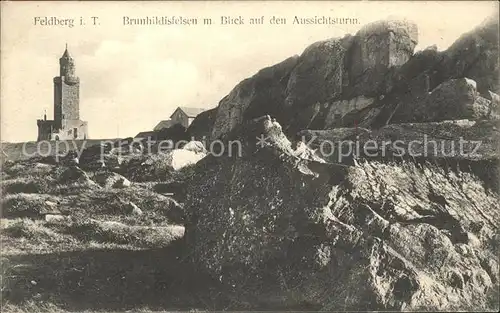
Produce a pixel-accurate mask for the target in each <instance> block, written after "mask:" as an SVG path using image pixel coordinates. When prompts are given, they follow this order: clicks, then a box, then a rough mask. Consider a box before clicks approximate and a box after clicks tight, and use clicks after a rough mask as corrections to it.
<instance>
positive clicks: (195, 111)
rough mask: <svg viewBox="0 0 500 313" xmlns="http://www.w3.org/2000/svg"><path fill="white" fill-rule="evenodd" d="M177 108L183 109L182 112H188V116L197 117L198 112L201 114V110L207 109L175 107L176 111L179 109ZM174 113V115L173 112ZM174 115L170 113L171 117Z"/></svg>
mask: <svg viewBox="0 0 500 313" xmlns="http://www.w3.org/2000/svg"><path fill="white" fill-rule="evenodd" d="M177 110H181V111H182V112H184V114H186V115H187V116H188V117H196V116H197V115H198V114H200V113H201V112H204V111H206V109H203V108H191V107H178V108H177V109H175V111H174V113H175V112H176V111H177ZM172 115H174V114H173V113H172ZM172 115H170V117H172Z"/></svg>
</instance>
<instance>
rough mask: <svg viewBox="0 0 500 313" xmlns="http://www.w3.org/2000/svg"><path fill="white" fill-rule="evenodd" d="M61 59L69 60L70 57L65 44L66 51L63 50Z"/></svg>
mask: <svg viewBox="0 0 500 313" xmlns="http://www.w3.org/2000/svg"><path fill="white" fill-rule="evenodd" d="M61 58H62V59H71V55H69V51H68V44H66V49H64V53H63V55H62V57H61Z"/></svg>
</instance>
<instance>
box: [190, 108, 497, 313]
mask: <svg viewBox="0 0 500 313" xmlns="http://www.w3.org/2000/svg"><path fill="white" fill-rule="evenodd" d="M266 121H267V119H266V118H264V119H260V120H258V121H255V122H253V123H250V125H253V124H257V125H253V126H245V127H244V128H243V129H241V128H240V129H236V130H234V132H236V133H237V132H240V131H241V132H242V136H243V138H247V137H248V138H251V137H253V136H258V135H259V134H260V133H261V132H263V133H264V134H265V135H266V136H268V138H269V139H268V141H267V142H268V144H267V145H265V146H263V147H258V146H257V147H255V146H254V149H253V150H252V149H250V148H249V149H248V150H245V154H244V155H243V156H242V157H240V158H238V157H229V156H227V157H213V156H208V157H206V158H205V159H204V160H202V161H200V163H199V164H198V170H197V174H196V176H195V177H194V178H193V179H192V181H191V184H190V186H189V188H188V190H187V195H188V196H187V203H186V206H187V208H186V209H187V212H188V221H187V224H186V241H187V244H188V248H189V252H190V256H191V258H192V260H193V261H194V262H195V264H197V265H198V266H200V267H201V268H202V269H203V270H205V271H208V272H209V273H211V274H212V275H214V277H219V278H220V280H221V281H222V282H223V283H224V284H226V285H227V286H230V287H231V288H232V290H233V291H234V294H235V297H236V299H237V300H235V301H237V302H238V301H239V302H238V303H239V305H240V306H239V307H238V308H241V306H243V307H245V303H247V304H248V305H249V306H248V307H245V308H247V309H251V308H256V307H259V305H264V306H266V307H269V306H271V307H272V306H276V308H287V307H293V306H294V305H299V304H302V305H307V307H308V308H313V309H318V310H374V309H380V310H384V309H385V310H387V309H389V310H390V309H396V310H403V309H404V310H419V309H426V310H452V309H467V308H472V307H474V308H476V309H477V308H488V307H489V306H490V305H491V303H489V302H488V301H495V294H494V292H495V290H496V288H497V287H498V278H499V277H498V263H497V257H496V256H497V255H498V245H497V243H496V242H497V241H498V238H499V235H500V233H499V231H498V225H497V223H496V222H495V218H496V216H497V215H498V214H500V207H499V205H498V203H499V201H500V197H499V196H498V194H497V193H495V192H493V193H492V192H489V191H487V190H486V189H485V187H484V185H483V183H482V181H481V180H480V179H478V178H477V177H476V176H474V175H473V174H471V173H467V172H463V171H446V170H444V169H443V168H441V167H439V166H436V165H433V164H430V163H427V164H423V165H416V164H415V163H412V162H403V163H400V164H396V163H392V164H384V163H381V162H377V161H371V162H367V161H361V163H359V164H358V165H356V166H346V165H342V164H331V163H329V164H325V163H320V162H316V161H311V160H305V159H302V158H297V157H296V156H295V155H294V153H293V149H292V148H291V146H290V145H289V142H287V141H286V140H284V139H283V138H286V137H284V136H283V134H282V133H281V131H279V129H276V128H275V127H271V128H266V127H265V123H266ZM250 130H253V133H251V134H249V131H250ZM249 147H251V146H249ZM252 305H253V306H252ZM496 305H498V303H497V304H496Z"/></svg>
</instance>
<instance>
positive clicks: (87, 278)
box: [0, 164, 226, 313]
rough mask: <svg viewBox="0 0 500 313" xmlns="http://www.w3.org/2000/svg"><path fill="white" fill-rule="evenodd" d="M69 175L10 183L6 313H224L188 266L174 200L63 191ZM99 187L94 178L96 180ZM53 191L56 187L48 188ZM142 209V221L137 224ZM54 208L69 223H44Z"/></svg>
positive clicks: (46, 168) (139, 193) (21, 177)
mask: <svg viewBox="0 0 500 313" xmlns="http://www.w3.org/2000/svg"><path fill="white" fill-rule="evenodd" d="M65 170H66V168H65V167H63V166H54V165H46V164H20V165H13V166H11V167H9V168H5V169H4V171H5V172H3V173H2V184H1V191H2V194H3V197H2V199H1V203H0V204H1V206H2V219H1V226H2V231H1V241H2V257H1V258H0V267H1V272H0V278H1V279H2V281H1V284H0V285H1V289H2V312H23V313H24V312H66V311H70V312H74V311H86V312H96V311H100V312H112V311H125V310H130V309H134V310H138V312H150V311H151V310H154V311H157V310H160V311H161V310H192V309H197V308H203V309H214V308H215V307H216V306H217V308H224V307H225V306H226V305H225V304H222V305H221V304H218V305H216V304H215V302H216V300H213V299H218V298H221V294H223V293H221V291H220V290H218V289H217V288H218V287H216V286H217V283H214V282H213V281H211V280H210V279H208V278H206V277H205V276H204V275H202V274H196V271H195V269H194V268H192V265H190V264H189V263H188V262H186V261H185V256H184V251H183V245H182V239H181V237H182V234H183V228H182V227H180V226H176V225H175V222H174V221H173V220H172V219H171V218H170V213H171V211H172V210H175V209H176V208H178V204H177V203H176V202H175V200H173V199H171V198H169V197H167V196H164V195H161V194H158V193H156V192H154V191H153V189H152V188H147V187H145V186H144V185H143V184H135V183H133V184H132V186H130V187H128V188H124V189H117V188H101V187H99V186H97V185H95V184H92V183H89V182H88V181H85V180H82V179H81V178H80V179H77V180H75V181H66V182H64V184H62V183H61V180H60V177H61V176H63V175H62V173H64V171H65ZM89 176H90V177H92V174H91V173H89ZM47 182H48V183H47ZM129 202H133V203H135V204H136V205H137V206H138V207H140V208H141V210H142V211H143V214H142V215H140V216H135V215H132V214H131V213H130V212H129V211H127V204H128V203H129ZM47 203H56V204H57V209H58V210H59V211H60V212H61V213H62V214H64V215H67V216H69V217H67V218H65V219H64V220H62V221H46V220H45V219H43V217H41V216H40V211H41V210H43V209H46V208H47Z"/></svg>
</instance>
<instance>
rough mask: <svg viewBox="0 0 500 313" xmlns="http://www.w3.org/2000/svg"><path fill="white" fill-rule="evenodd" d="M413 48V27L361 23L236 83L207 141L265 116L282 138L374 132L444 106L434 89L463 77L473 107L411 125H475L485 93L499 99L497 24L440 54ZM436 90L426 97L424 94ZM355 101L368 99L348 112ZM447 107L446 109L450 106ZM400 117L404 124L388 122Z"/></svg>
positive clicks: (494, 21) (395, 22)
mask: <svg viewBox="0 0 500 313" xmlns="http://www.w3.org/2000/svg"><path fill="white" fill-rule="evenodd" d="M417 42H418V29H417V26H416V25H415V24H414V23H412V22H410V21H405V20H387V21H378V22H374V23H371V24H369V25H366V26H364V27H363V28H362V29H361V30H359V31H358V32H357V33H356V34H355V35H354V36H350V35H347V36H345V37H343V38H333V39H329V40H325V41H321V42H317V43H314V44H312V45H311V46H309V47H308V48H307V49H305V51H304V52H303V53H302V55H301V56H300V57H292V58H290V59H287V60H285V61H283V62H282V63H280V64H277V65H275V66H271V67H269V68H266V69H264V70H262V71H261V72H259V73H258V74H256V75H255V76H253V77H251V78H248V79H246V80H244V81H242V82H241V83H240V84H238V85H237V86H236V87H235V88H234V89H233V90H232V91H231V92H230V93H229V95H227V96H226V97H225V98H224V99H222V100H221V102H220V103H219V106H218V108H217V116H216V118H215V123H214V124H213V129H212V139H216V138H219V137H221V136H223V135H226V134H227V133H228V132H229V131H231V130H232V129H234V127H236V126H237V125H240V124H242V123H244V122H245V121H248V120H250V119H252V118H256V117H258V116H262V115H265V114H269V115H271V116H273V117H275V118H276V119H277V121H278V122H279V123H280V124H281V125H282V126H283V129H284V130H285V132H286V133H287V135H294V134H295V133H296V132H297V131H300V130H302V129H311V128H315V129H325V128H333V127H341V126H345V127H351V126H354V125H355V124H356V125H362V126H363V127H369V128H377V127H381V126H384V125H386V124H388V123H397V122H409V121H410V119H409V118H408V116H410V115H412V114H413V113H415V112H414V111H419V110H420V111H422V110H423V111H427V112H431V111H432V110H434V108H435V107H439V106H440V101H443V100H444V99H443V97H440V96H439V95H442V93H440V92H442V91H443V90H441V89H444V90H450V92H451V90H452V89H454V88H459V89H460V87H457V86H451V85H453V84H455V83H460V82H462V80H458V81H455V80H456V79H462V78H467V79H470V80H473V81H475V82H476V83H477V88H476V89H477V92H478V94H477V97H476V99H477V101H475V102H472V103H467V105H462V107H461V108H459V110H456V112H454V114H455V116H446V115H445V116H442V117H439V116H437V117H435V119H432V118H429V117H426V116H423V118H421V117H420V116H418V117H415V118H413V120H411V121H415V122H426V121H437V120H443V119H449V118H458V119H464V118H474V119H479V118H483V117H484V116H485V115H488V114H487V113H486V111H485V110H487V107H488V106H489V105H488V103H487V102H486V101H484V98H486V99H488V100H491V99H489V94H488V92H489V91H491V92H494V93H498V85H499V84H498V75H497V72H498V18H490V19H488V20H486V21H485V22H484V23H483V24H481V25H479V26H478V27H477V28H476V29H474V30H472V31H471V32H470V33H467V34H464V35H463V36H462V37H460V38H459V39H458V40H457V41H456V42H455V43H454V44H453V45H452V46H451V47H449V48H448V49H447V50H445V51H442V52H440V51H437V49H436V47H429V48H427V49H425V50H423V51H420V52H417V53H416V54H414V53H413V50H414V48H415V45H416V44H417ZM442 84H444V85H442ZM450 84H451V85H450ZM440 85H441V87H439V88H440V89H438V90H436V93H434V94H433V95H431V97H429V96H428V93H429V92H431V91H433V90H434V89H435V88H436V87H438V86H440ZM440 90H441V91H440ZM462 91H463V89H462ZM479 96H480V97H479ZM445 98H447V96H445ZM359 99H367V100H366V101H365V100H363V101H361V104H362V105H361V106H359V107H353V106H352V104H353V103H356V102H358V100H359ZM368 99H369V100H368ZM455 99H456V98H455ZM447 100H449V99H447ZM461 100H463V99H461ZM449 101H450V102H448V103H447V104H446V103H445V104H446V107H448V105H451V100H449ZM414 103H417V104H419V106H417V107H415V106H413V104H414ZM462 104H463V103H462ZM464 106H465V107H467V110H464ZM469 109H470V110H469ZM471 110H472V111H471ZM442 111H444V109H442ZM416 113H418V112H416ZM339 114H340V117H341V121H340V122H339V120H338V117H339ZM495 114H496V113H494V114H493V115H491V116H493V117H495V116H497V115H495ZM401 115H405V116H406V118H405V119H398V118H395V119H393V117H395V116H396V117H397V116H401ZM417 115H418V114H417ZM335 116H337V119H335ZM333 120H336V121H335V122H333Z"/></svg>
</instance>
